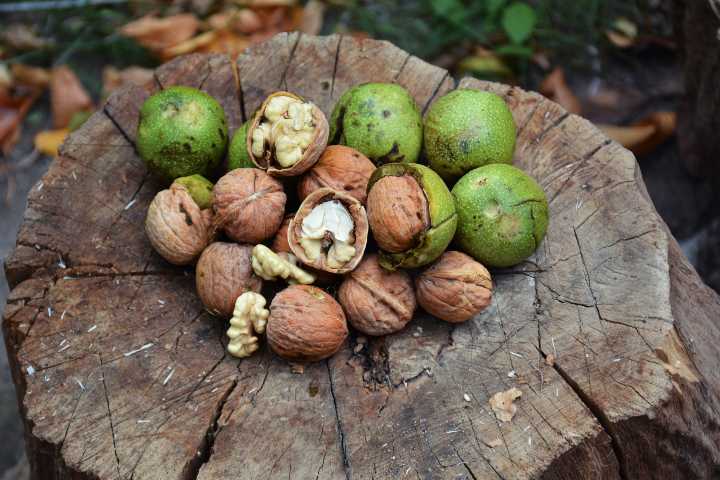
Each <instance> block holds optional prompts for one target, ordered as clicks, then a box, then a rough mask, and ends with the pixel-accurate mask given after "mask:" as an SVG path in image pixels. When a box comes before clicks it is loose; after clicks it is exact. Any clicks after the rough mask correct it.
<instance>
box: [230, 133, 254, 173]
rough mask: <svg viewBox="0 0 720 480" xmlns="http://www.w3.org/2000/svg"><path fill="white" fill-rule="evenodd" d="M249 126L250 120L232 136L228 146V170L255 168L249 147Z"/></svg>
mask: <svg viewBox="0 0 720 480" xmlns="http://www.w3.org/2000/svg"><path fill="white" fill-rule="evenodd" d="M249 128H250V121H247V122H245V123H243V124H242V125H241V126H240V128H238V129H237V130H235V133H234V134H233V136H232V140H231V141H230V146H229V147H228V161H227V169H228V172H229V171H230V170H235V169H236V168H255V164H254V163H253V161H252V159H251V158H250V153H249V152H248V149H247V133H248V129H249Z"/></svg>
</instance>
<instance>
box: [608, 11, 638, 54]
mask: <svg viewBox="0 0 720 480" xmlns="http://www.w3.org/2000/svg"><path fill="white" fill-rule="evenodd" d="M605 35H607V37H608V39H609V40H610V42H612V44H613V45H615V46H616V47H620V48H628V47H631V46H633V45H634V44H635V41H636V40H637V36H638V28H637V25H635V24H634V23H633V22H632V21H630V20H628V19H627V18H624V17H621V18H618V19H617V20H615V22H613V24H612V28H611V29H609V30H607V31H606V32H605Z"/></svg>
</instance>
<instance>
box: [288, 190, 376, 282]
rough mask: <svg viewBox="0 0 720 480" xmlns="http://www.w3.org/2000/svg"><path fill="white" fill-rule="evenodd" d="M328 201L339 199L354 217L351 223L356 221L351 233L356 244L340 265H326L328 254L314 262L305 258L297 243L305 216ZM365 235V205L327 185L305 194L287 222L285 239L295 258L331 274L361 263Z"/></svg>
mask: <svg viewBox="0 0 720 480" xmlns="http://www.w3.org/2000/svg"><path fill="white" fill-rule="evenodd" d="M331 200H338V201H339V202H341V203H342V204H343V205H344V206H345V208H347V210H348V212H349V213H350V217H351V218H352V219H353V223H354V224H355V229H354V230H353V234H354V235H355V243H354V244H353V246H354V247H355V256H354V257H353V258H352V259H350V261H348V262H347V263H346V264H345V265H343V266H342V267H340V268H333V267H330V266H328V265H327V263H326V259H327V256H326V255H325V254H324V253H323V254H322V255H320V258H318V259H317V260H316V261H314V262H313V261H312V260H310V259H309V258H308V257H307V255H306V254H305V250H304V249H303V247H302V246H300V238H301V236H302V222H303V220H304V219H305V217H306V216H308V215H309V214H310V212H311V211H312V209H313V208H315V206H316V205H319V204H321V203H324V202H329V201H331ZM367 236H368V221H367V214H366V213H365V207H363V206H362V204H361V203H360V202H359V201H358V200H357V199H355V198H354V197H351V196H350V195H347V194H345V193H342V192H336V191H335V190H332V189H330V188H321V189H319V190H315V191H314V192H313V193H311V194H310V195H308V197H307V198H306V199H305V200H303V202H302V204H301V205H300V208H299V209H298V211H297V213H296V214H295V217H294V218H293V219H292V221H291V222H290V226H289V230H288V242H289V243H290V249H291V250H292V253H293V254H294V255H295V256H296V257H297V258H298V260H300V261H301V262H302V263H304V264H305V265H308V266H310V267H313V268H315V269H317V270H322V271H324V272H330V273H347V272H349V271H351V270H352V269H354V268H355V267H356V266H357V265H358V263H360V260H362V256H363V253H365V247H366V246H367Z"/></svg>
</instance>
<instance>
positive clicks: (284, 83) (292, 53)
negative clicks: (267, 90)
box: [277, 32, 303, 90]
mask: <svg viewBox="0 0 720 480" xmlns="http://www.w3.org/2000/svg"><path fill="white" fill-rule="evenodd" d="M292 35H295V43H293V44H292V47H290V55H289V56H288V60H287V63H286V64H285V69H284V70H283V73H282V75H281V76H280V81H279V82H278V86H277V88H282V89H283V90H287V73H288V71H289V70H290V64H292V61H293V57H294V56H295V50H297V46H298V44H299V43H300V38H301V37H302V35H303V34H302V32H293V33H290V34H288V36H287V38H288V39H289V38H290V37H291V36H292Z"/></svg>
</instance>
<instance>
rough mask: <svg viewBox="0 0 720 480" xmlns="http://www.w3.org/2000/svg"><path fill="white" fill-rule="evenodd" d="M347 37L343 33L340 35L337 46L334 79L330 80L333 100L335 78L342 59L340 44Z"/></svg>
mask: <svg viewBox="0 0 720 480" xmlns="http://www.w3.org/2000/svg"><path fill="white" fill-rule="evenodd" d="M344 38H345V37H344V36H343V35H340V37H339V38H338V43H337V47H335V60H334V61H333V72H332V80H331V81H330V99H331V100H332V99H333V97H334V95H335V78H336V77H337V68H338V63H339V61H340V46H341V45H342V42H343V39H344Z"/></svg>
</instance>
